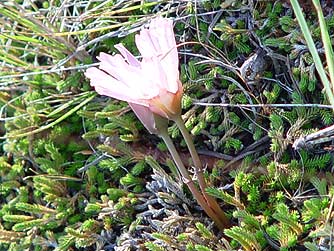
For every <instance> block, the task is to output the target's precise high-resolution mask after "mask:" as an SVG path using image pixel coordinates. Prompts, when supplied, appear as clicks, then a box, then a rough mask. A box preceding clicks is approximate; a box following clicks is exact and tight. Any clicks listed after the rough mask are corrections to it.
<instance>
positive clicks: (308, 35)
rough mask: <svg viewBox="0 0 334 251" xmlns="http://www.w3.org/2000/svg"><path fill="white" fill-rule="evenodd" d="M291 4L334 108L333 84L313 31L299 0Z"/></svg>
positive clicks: (294, 0) (292, 1)
mask: <svg viewBox="0 0 334 251" xmlns="http://www.w3.org/2000/svg"><path fill="white" fill-rule="evenodd" d="M290 2H291V6H292V9H293V11H294V13H295V15H296V18H297V21H298V23H299V26H300V29H301V30H302V33H303V35H304V38H305V41H306V44H307V47H308V49H309V51H310V53H311V55H312V58H313V61H314V64H315V68H316V69H317V71H318V73H319V77H320V79H321V82H322V84H323V85H324V87H325V91H326V95H327V97H328V100H329V103H330V104H331V105H332V106H333V105H334V94H333V91H332V87H331V83H330V81H329V79H328V78H327V75H326V72H325V69H324V66H323V65H322V62H321V59H320V57H319V54H318V51H317V48H316V46H315V44H314V41H313V39H312V35H311V31H310V29H309V28H308V26H307V23H306V20H305V18H304V16H303V12H302V9H301V8H300V5H299V3H298V0H291V1H290Z"/></svg>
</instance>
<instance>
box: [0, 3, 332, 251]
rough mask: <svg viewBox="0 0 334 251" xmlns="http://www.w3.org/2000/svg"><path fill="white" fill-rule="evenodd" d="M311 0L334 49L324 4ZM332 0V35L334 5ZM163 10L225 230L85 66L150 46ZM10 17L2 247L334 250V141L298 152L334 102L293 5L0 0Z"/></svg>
mask: <svg viewBox="0 0 334 251" xmlns="http://www.w3.org/2000/svg"><path fill="white" fill-rule="evenodd" d="M301 4H302V5H301V6H302V7H303V9H304V12H305V13H307V15H306V18H307V20H309V22H308V25H309V27H310V29H311V31H312V35H313V39H314V41H315V43H316V45H317V46H318V49H319V54H320V56H321V57H322V59H324V54H323V50H322V44H321V37H320V28H319V24H318V23H317V21H314V20H317V17H316V12H315V9H314V8H313V5H312V4H308V3H301ZM322 8H323V12H324V16H325V19H326V23H327V26H328V30H329V34H333V29H334V16H333V10H334V6H333V4H332V3H331V1H322ZM159 14H160V15H163V16H165V17H170V18H173V19H174V20H175V29H174V31H175V36H176V40H177V42H178V44H181V43H184V42H186V43H184V44H182V45H181V46H180V47H179V55H180V72H181V74H180V76H181V80H182V83H183V86H184V92H185V95H184V97H183V101H182V107H183V118H184V120H185V122H186V126H187V128H188V129H189V131H191V133H192V135H193V136H194V140H195V143H196V146H197V148H198V150H199V153H200V154H201V158H202V160H203V162H204V163H206V167H207V168H206V173H205V175H206V178H207V181H208V183H209V186H210V188H209V189H208V192H209V193H210V194H212V195H214V196H215V197H217V198H218V199H219V202H220V203H221V205H222V208H223V209H224V211H225V212H226V213H227V214H228V216H229V218H230V220H231V222H232V223H233V226H232V227H231V228H230V229H226V230H225V231H224V232H223V233H222V232H219V231H218V230H217V229H216V228H215V227H214V225H213V224H212V222H211V220H210V219H209V218H207V217H206V215H205V214H204V213H203V212H202V210H201V209H200V208H199V207H198V206H197V205H196V203H195V202H194V200H193V198H192V196H191V194H190V193H189V191H188V190H187V189H186V188H185V187H184V186H182V179H181V178H180V177H179V176H178V174H177V172H176V171H175V166H174V164H173V163H172V161H171V160H170V156H169V154H168V152H167V150H166V146H165V145H164V144H163V143H162V142H161V140H160V139H159V138H158V137H156V136H153V135H149V134H148V132H147V131H146V130H145V129H144V128H143V126H142V125H141V124H140V122H139V121H138V120H137V119H136V117H135V116H134V114H133V113H132V112H131V110H130V109H129V108H128V106H127V104H126V103H125V102H120V101H117V100H114V99H111V98H108V97H102V96H99V95H97V94H96V93H95V92H94V90H92V88H91V87H90V85H89V82H88V80H87V79H86V78H85V77H84V75H83V72H84V70H85V69H86V68H87V67H89V66H90V65H92V64H93V63H94V62H95V57H96V56H97V55H98V54H99V52H101V51H103V52H107V53H115V52H116V50H115V49H114V47H113V45H115V44H117V43H120V42H121V43H123V44H124V45H125V47H127V48H128V49H129V50H130V51H131V52H133V53H134V54H135V55H137V54H138V51H137V49H136V47H135V44H134V35H135V34H136V33H137V32H138V31H139V29H140V27H141V26H142V25H145V24H146V23H147V22H148V21H149V20H150V19H151V18H153V17H154V16H156V15H159ZM0 20H1V21H0V30H1V34H0V67H1V68H0V69H1V70H0V104H1V109H0V118H1V122H2V123H1V127H0V131H1V144H2V148H1V154H2V156H1V157H0V174H1V176H0V195H1V196H0V250H10V251H21V250H34V251H35V250H36V251H39V250H41V251H42V250H57V251H65V250H108V251H111V250H116V251H120V250H189V251H191V250H197V251H203V250H205V251H206V250H208V251H209V250H214V251H216V250H217V251H218V250H246V251H250V250H320V248H323V249H322V250H330V247H333V243H330V242H331V241H332V237H333V236H332V233H333V224H334V220H333V203H334V198H333V191H334V190H333V182H334V177H333V174H332V173H333V168H332V167H333V159H332V156H333V155H332V152H333V149H334V148H333V145H332V142H331V139H330V138H329V140H327V141H325V142H318V143H312V142H309V143H308V145H307V146H308V147H307V148H304V147H300V148H298V149H295V148H293V147H292V145H293V143H294V142H295V141H296V140H297V139H298V138H299V137H300V136H302V135H308V134H310V133H312V132H315V131H317V130H318V129H321V128H324V127H327V126H330V125H332V124H333V113H332V110H331V109H328V108H326V107H320V106H319V105H327V104H328V101H327V98H326V96H325V94H323V92H322V89H323V86H322V84H321V82H320V80H319V78H318V75H317V73H316V70H315V67H314V63H313V60H312V57H311V55H310V53H309V51H308V48H307V46H306V44H305V40H304V38H303V35H302V33H301V31H300V28H299V25H298V22H297V21H296V19H295V16H294V14H293V10H292V9H291V6H290V4H289V1H220V0H214V1H158V2H155V1H100V0H98V1H81V0H77V1H72V0H69V1H59V0H54V1H21V0H16V1H1V2H0ZM324 61H325V60H324ZM324 66H325V67H326V65H324ZM208 104H216V105H212V106H209V105H208ZM273 104H276V106H275V105H273ZM312 104H316V105H312ZM242 105H246V106H242ZM248 105H249V106H248ZM252 105H253V106H252ZM169 132H170V135H171V136H172V138H173V139H174V141H175V143H176V144H177V146H178V150H179V151H180V153H181V155H182V157H183V160H184V162H185V163H187V164H188V166H189V168H191V166H190V165H189V163H188V159H189V155H188V153H187V151H186V149H185V143H184V142H183V140H182V138H181V136H180V132H179V131H178V129H177V128H176V127H175V126H174V125H173V124H170V127H169Z"/></svg>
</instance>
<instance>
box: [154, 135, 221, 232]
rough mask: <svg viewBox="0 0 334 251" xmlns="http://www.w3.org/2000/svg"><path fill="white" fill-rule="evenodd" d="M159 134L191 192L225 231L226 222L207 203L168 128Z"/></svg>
mask: <svg viewBox="0 0 334 251" xmlns="http://www.w3.org/2000/svg"><path fill="white" fill-rule="evenodd" d="M159 136H160V137H161V138H162V139H163V141H164V142H165V144H166V145H167V147H168V150H169V152H170V153H171V155H172V157H173V160H174V162H175V164H176V166H177V167H178V169H179V171H180V173H181V175H182V178H183V180H184V183H185V184H186V185H187V186H188V188H189V190H190V192H191V193H192V195H193V196H194V198H195V199H196V201H197V203H198V204H199V205H200V206H201V207H202V208H203V210H204V211H205V212H206V214H207V215H208V216H209V217H210V218H211V219H212V220H213V221H214V222H215V223H216V225H217V227H218V228H219V229H220V230H222V231H223V230H224V229H225V228H226V224H224V223H223V222H222V221H221V220H220V219H219V217H218V216H217V215H216V213H215V212H214V211H213V210H212V209H211V207H210V206H209V205H208V204H207V203H206V201H205V199H204V197H203V195H202V194H201V193H200V192H199V191H198V190H197V188H196V186H195V184H194V182H193V180H192V178H191V177H190V175H189V173H188V170H187V169H186V167H185V166H184V164H183V162H182V160H181V158H180V155H179V154H178V152H177V151H176V148H175V146H174V144H173V141H172V140H171V138H170V137H169V135H168V132H167V130H164V131H160V132H159Z"/></svg>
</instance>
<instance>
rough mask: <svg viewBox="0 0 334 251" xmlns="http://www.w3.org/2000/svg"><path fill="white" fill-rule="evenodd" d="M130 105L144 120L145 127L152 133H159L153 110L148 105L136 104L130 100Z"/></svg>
mask: <svg viewBox="0 0 334 251" xmlns="http://www.w3.org/2000/svg"><path fill="white" fill-rule="evenodd" d="M129 106H130V107H131V109H132V110H133V111H134V113H135V114H136V116H137V117H138V119H139V120H140V121H141V122H142V124H143V125H144V126H145V128H146V129H147V130H148V131H149V132H150V133H151V134H158V130H157V128H156V126H155V120H154V115H153V112H151V111H150V109H149V108H148V107H146V106H142V105H138V104H134V103H130V102H129Z"/></svg>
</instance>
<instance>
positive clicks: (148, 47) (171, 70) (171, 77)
mask: <svg viewBox="0 0 334 251" xmlns="http://www.w3.org/2000/svg"><path fill="white" fill-rule="evenodd" d="M135 40H136V45H137V47H138V50H139V51H140V53H141V54H142V56H143V58H152V57H158V58H159V59H160V64H161V66H162V69H163V71H164V73H165V76H166V82H165V86H166V87H167V90H168V91H170V92H172V93H176V92H177V90H178V84H177V80H178V79H179V71H178V53H177V48H176V42H175V37H174V33H173V23H172V20H169V19H165V18H161V17H158V18H155V19H153V20H152V21H151V24H150V27H149V29H145V28H144V29H142V30H141V32H140V35H136V37H135Z"/></svg>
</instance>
